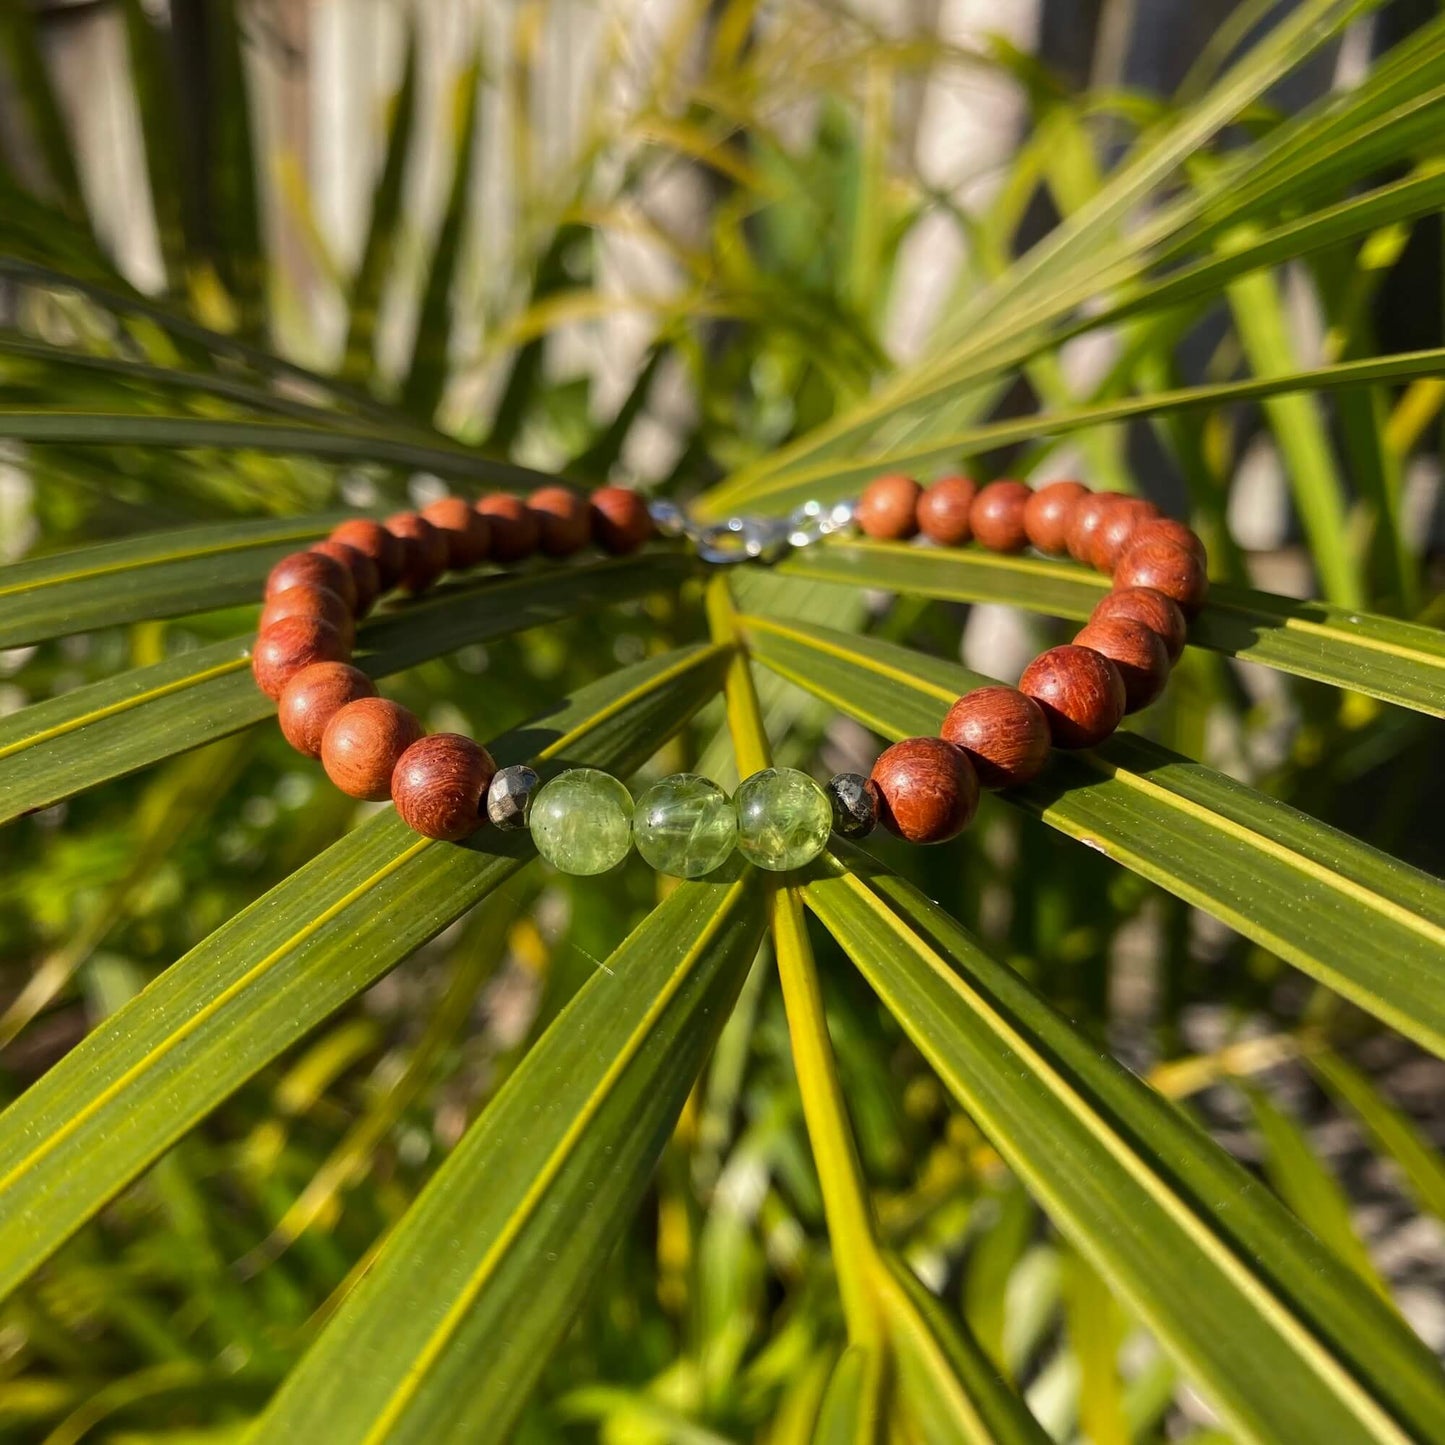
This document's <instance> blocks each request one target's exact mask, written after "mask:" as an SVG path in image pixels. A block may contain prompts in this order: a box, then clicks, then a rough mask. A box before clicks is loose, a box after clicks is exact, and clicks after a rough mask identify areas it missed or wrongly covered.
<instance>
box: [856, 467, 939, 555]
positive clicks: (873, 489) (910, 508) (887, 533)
mask: <svg viewBox="0 0 1445 1445" xmlns="http://www.w3.org/2000/svg"><path fill="white" fill-rule="evenodd" d="M922 495H923V488H922V487H920V486H919V485H918V483H917V482H915V481H914V480H913V478H912V477H905V476H901V475H898V474H897V473H890V474H889V475H887V476H882V477H874V478H873V480H872V481H871V482H869V483H868V485H867V486H866V487H864V488H863V495H862V496H861V497H859V498H858V506H857V507H856V508H855V509H854V512H853V520H854V521H855V522H856V523H857V524H858V526H859V527H860V528H861V529H862V531H863V533H864V534H865V535H866V536H869V537H872V538H874V539H876V540H877V541H879V542H902V541H905V540H907V538H909V537H912V536H914V535H915V534H916V533H917V531H918V499H919V498H920V497H921V496H922Z"/></svg>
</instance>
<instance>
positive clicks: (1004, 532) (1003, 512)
mask: <svg viewBox="0 0 1445 1445" xmlns="http://www.w3.org/2000/svg"><path fill="white" fill-rule="evenodd" d="M1032 496H1033V493H1032V492H1031V491H1030V490H1029V489H1028V488H1027V487H1026V486H1025V485H1024V484H1023V483H1022V482H990V483H989V484H988V486H986V487H985V488H984V489H983V490H982V491H981V492H980V493H979V494H978V496H976V497H975V498H974V499H973V506H972V507H970V508H969V513H968V521H969V525H970V526H971V527H972V528H973V535H974V540H975V541H978V542H981V543H982V544H983V545H984V546H985V547H987V548H988V549H989V551H990V552H1022V551H1023V549H1024V548H1025V547H1027V546H1028V544H1029V534H1028V532H1027V531H1026V530H1025V529H1024V510H1025V509H1026V508H1027V507H1028V504H1029V498H1030V497H1032Z"/></svg>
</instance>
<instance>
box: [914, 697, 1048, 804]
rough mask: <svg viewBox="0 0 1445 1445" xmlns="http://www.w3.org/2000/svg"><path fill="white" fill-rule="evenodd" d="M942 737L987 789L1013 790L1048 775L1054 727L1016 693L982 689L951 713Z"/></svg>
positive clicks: (945, 719) (954, 707) (966, 698)
mask: <svg viewBox="0 0 1445 1445" xmlns="http://www.w3.org/2000/svg"><path fill="white" fill-rule="evenodd" d="M939 734H940V735H941V736H942V738H943V739H944V741H945V742H950V743H952V744H953V745H954V747H956V748H962V749H963V751H964V752H966V753H967V754H968V757H969V761H970V762H971V763H972V764H973V767H974V771H975V772H976V773H977V774H978V780H979V782H980V783H982V784H983V786H984V787H985V788H1011V787H1014V786H1015V785H1016V784H1018V783H1026V782H1028V781H1029V780H1030V779H1031V778H1036V777H1038V775H1039V774H1040V773H1041V772H1042V771H1043V767H1044V764H1045V763H1046V762H1048V760H1049V747H1050V745H1051V744H1050V737H1049V721H1048V719H1047V718H1046V717H1045V716H1044V713H1043V709H1042V708H1041V707H1040V706H1039V705H1038V703H1036V702H1035V701H1034V700H1033V698H1031V697H1026V696H1025V695H1024V694H1023V693H1021V692H1020V691H1019V690H1018V688H1016V687H980V688H975V689H974V691H973V692H970V693H966V694H965V695H964V696H963V697H961V698H959V700H958V701H957V702H956V703H954V705H953V706H952V707H951V708H949V710H948V716H947V717H946V718H944V720H943V726H942V727H941V728H940V729H939Z"/></svg>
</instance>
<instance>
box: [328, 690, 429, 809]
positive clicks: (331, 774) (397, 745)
mask: <svg viewBox="0 0 1445 1445" xmlns="http://www.w3.org/2000/svg"><path fill="white" fill-rule="evenodd" d="M420 736H421V724H420V723H419V722H417V720H416V717H415V715H414V714H413V713H412V712H410V711H409V710H408V709H407V708H404V707H402V706H401V704H400V703H395V702H392V701H391V700H390V699H389V698H384V697H362V698H358V699H357V700H356V701H355V702H349V703H347V704H346V706H345V707H343V708H342V709H341V710H340V711H339V712H338V713H336V714H335V716H334V717H332V719H331V721H330V722H329V723H327V724H326V727H325V730H324V731H323V732H322V734H321V764H322V766H323V767H324V768H325V769H326V776H327V777H328V778H330V779H331V781H332V782H333V783H335V784H336V786H337V787H338V788H340V789H341V791H342V792H343V793H346V794H348V795H349V796H350V797H353V798H366V799H368V800H369V801H371V802H374V803H379V802H381V800H382V799H383V798H387V797H390V796H391V775H392V773H393V772H394V771H395V770H396V765H397V763H398V762H400V761H401V755H402V754H403V753H404V752H405V751H406V750H407V749H408V748H409V747H410V746H411V745H412V744H413V743H414V742H415V741H416V740H417V739H418V738H419V737H420Z"/></svg>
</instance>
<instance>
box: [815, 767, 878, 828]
mask: <svg viewBox="0 0 1445 1445" xmlns="http://www.w3.org/2000/svg"><path fill="white" fill-rule="evenodd" d="M824 791H825V792H826V793H827V794H828V804H829V806H830V807H831V808H832V809H833V831H834V832H835V833H836V834H837V835H838V836H839V837H840V838H866V837H867V836H868V835H869V834H870V833H871V832H872V831H873V830H874V828H876V827H877V826H878V790H877V788H876V787H875V786H874V784H873V783H872V782H871V781H870V780H869V779H867V778H865V777H864V776H863V775H862V774H861V773H835V774H834V775H833V776H832V777H831V778H829V779H828V785H827V787H826V788H825V789H824Z"/></svg>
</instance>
